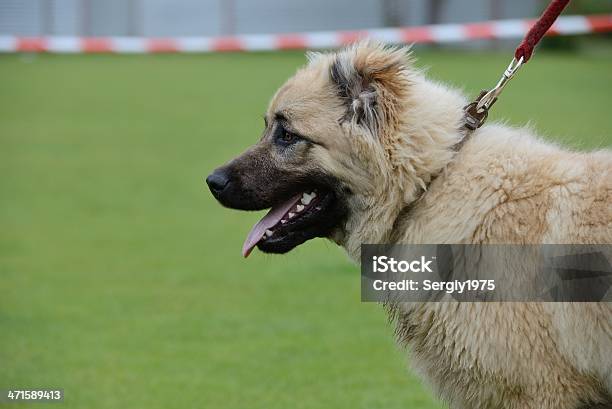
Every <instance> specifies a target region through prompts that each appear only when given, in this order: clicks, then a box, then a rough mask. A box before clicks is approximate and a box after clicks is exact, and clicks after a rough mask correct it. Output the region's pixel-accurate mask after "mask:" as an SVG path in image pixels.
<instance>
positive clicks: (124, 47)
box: [0, 14, 612, 53]
mask: <svg viewBox="0 0 612 409" xmlns="http://www.w3.org/2000/svg"><path fill="white" fill-rule="evenodd" d="M534 21H535V20H532V19H516V20H495V21H486V22H481V23H471V24H435V25H428V26H418V27H404V28H381V29H368V30H359V31H314V32H305V33H296V34H250V35H237V36H233V37H172V38H150V37H57V36H48V37H19V36H2V35H0V52H50V53H183V52H184V53H190V52H193V53H201V52H218V51H266V50H287V49H305V48H314V49H316V48H335V47H341V46H343V45H346V44H350V43H352V42H355V41H357V40H359V39H361V38H372V39H376V40H379V41H382V42H384V43H394V44H403V43H406V44H410V43H435V44H442V43H453V42H462V41H470V40H480V39H489V40H490V39H504V38H520V37H522V36H523V35H524V34H525V33H526V32H527V31H528V30H529V28H530V27H531V25H532V24H533V23H534ZM608 31H612V14H603V15H591V16H563V17H559V19H558V20H557V21H556V22H555V24H554V25H553V26H552V27H551V29H550V30H549V31H548V33H547V34H548V35H571V34H587V33H601V32H608Z"/></svg>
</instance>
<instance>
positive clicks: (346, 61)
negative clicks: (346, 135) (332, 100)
mask: <svg viewBox="0 0 612 409" xmlns="http://www.w3.org/2000/svg"><path fill="white" fill-rule="evenodd" d="M407 62H408V59H407V52H406V50H405V49H403V48H391V47H385V46H382V45H379V44H372V43H370V42H365V43H359V44H357V45H355V46H353V47H351V48H348V49H347V50H345V51H342V52H340V53H338V54H337V55H336V56H335V58H334V59H333V60H332V63H331V67H330V77H331V81H332V83H333V84H334V86H335V88H336V89H337V93H338V96H339V97H340V98H341V99H342V100H343V102H344V105H345V107H346V113H345V115H344V117H343V118H341V121H352V122H353V123H355V124H357V125H360V126H362V127H364V128H366V129H367V130H369V131H370V132H371V133H372V134H373V135H377V134H378V131H379V129H382V128H383V127H385V126H391V125H393V124H394V123H396V122H397V121H398V119H399V118H398V115H399V112H398V111H399V107H400V105H401V103H402V99H404V98H405V97H406V95H407V91H408V90H407V88H408V83H409V75H408V70H407V66H406V64H407Z"/></svg>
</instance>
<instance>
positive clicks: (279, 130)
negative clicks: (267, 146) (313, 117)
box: [274, 123, 301, 146]
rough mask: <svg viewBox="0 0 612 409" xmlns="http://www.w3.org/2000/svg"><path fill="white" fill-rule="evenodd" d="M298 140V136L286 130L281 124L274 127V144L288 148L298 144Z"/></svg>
mask: <svg viewBox="0 0 612 409" xmlns="http://www.w3.org/2000/svg"><path fill="white" fill-rule="evenodd" d="M300 139H301V138H300V137H299V136H298V135H296V134H294V133H291V132H289V131H288V130H286V129H285V127H284V126H283V125H282V124H281V123H278V124H277V125H276V129H275V130H274V142H275V143H276V144H278V145H280V146H289V145H293V144H294V143H296V142H298V141H299V140H300Z"/></svg>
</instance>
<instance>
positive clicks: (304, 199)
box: [302, 192, 316, 205]
mask: <svg viewBox="0 0 612 409" xmlns="http://www.w3.org/2000/svg"><path fill="white" fill-rule="evenodd" d="M315 196H316V194H315V193H314V192H313V193H311V194H308V193H303V194H302V203H303V204H305V205H309V204H310V202H312V199H314V198H315Z"/></svg>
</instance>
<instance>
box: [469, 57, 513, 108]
mask: <svg viewBox="0 0 612 409" xmlns="http://www.w3.org/2000/svg"><path fill="white" fill-rule="evenodd" d="M521 65H523V57H521V58H519V60H518V61H517V59H516V58H513V59H512V61H510V64H509V65H508V68H506V70H505V71H504V74H503V75H502V77H501V78H500V79H499V81H498V82H497V85H495V87H493V88H491V90H490V91H489V92H487V93H486V94H485V95H484V96H483V97H482V98H481V99H480V101H478V104H477V105H476V111H477V112H483V111H486V110H488V109H489V108H490V107H491V105H492V104H493V102H494V101H495V99H497V97H498V96H499V94H501V92H502V91H503V89H504V87H505V86H506V84H507V83H508V81H510V80H511V79H512V77H514V74H516V72H517V71H518V69H519V68H520V67H521Z"/></svg>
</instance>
